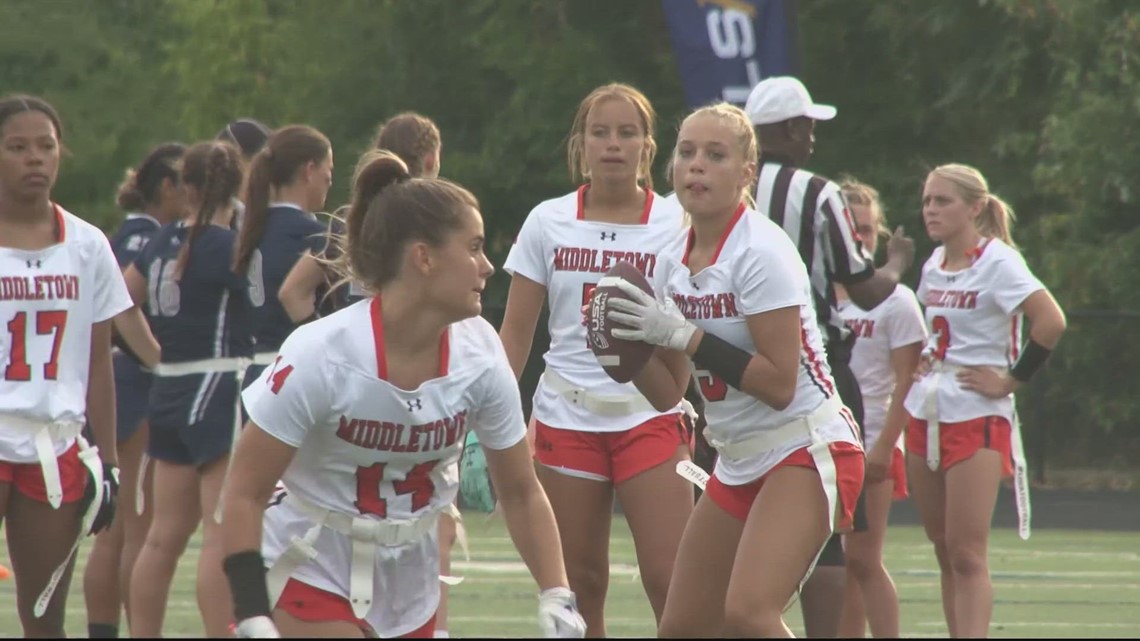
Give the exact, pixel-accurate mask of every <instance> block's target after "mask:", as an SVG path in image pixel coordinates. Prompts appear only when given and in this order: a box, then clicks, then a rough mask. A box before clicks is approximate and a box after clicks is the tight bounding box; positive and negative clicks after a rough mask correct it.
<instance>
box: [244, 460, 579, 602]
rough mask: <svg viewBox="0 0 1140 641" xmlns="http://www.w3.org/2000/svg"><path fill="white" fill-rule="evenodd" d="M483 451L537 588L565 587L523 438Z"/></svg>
mask: <svg viewBox="0 0 1140 641" xmlns="http://www.w3.org/2000/svg"><path fill="white" fill-rule="evenodd" d="M484 452H485V453H486V456H487V468H488V471H490V473H491V482H492V483H494V486H495V491H496V493H497V495H498V499H499V504H500V505H501V506H502V509H503V517H504V519H505V520H506V522H507V531H508V532H509V533H510V535H511V540H512V541H514V544H515V547H516V548H518V551H519V555H520V556H521V557H522V559H523V562H524V563H526V566H527V568H528V569H529V570H530V573H531V575H532V576H533V577H534V580H535V581H536V582H537V583H538V587H539V590H548V589H550V588H554V587H559V586H562V587H565V586H568V585H569V581H568V580H567V578H566V566H565V564H564V563H563V561H562V541H561V538H559V535H558V526H557V524H556V523H555V521H554V511H553V510H552V509H551V508H550V501H549V500H547V498H546V492H544V491H543V489H542V486H541V485H539V483H538V477H537V476H536V475H535V472H534V464H533V462H532V460H531V455H530V449H529V448H528V447H527V444H526V439H523V440H521V441H519V442H518V443H515V444H514V445H512V446H511V447H508V448H507V449H505V450H494V449H491V448H484ZM226 518H227V519H228V518H229V514H227V515H226Z"/></svg>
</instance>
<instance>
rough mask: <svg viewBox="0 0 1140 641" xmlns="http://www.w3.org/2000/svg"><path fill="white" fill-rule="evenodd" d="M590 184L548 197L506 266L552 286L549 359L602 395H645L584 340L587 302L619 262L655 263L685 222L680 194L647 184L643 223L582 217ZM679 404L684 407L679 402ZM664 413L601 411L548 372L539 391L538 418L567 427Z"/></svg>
mask: <svg viewBox="0 0 1140 641" xmlns="http://www.w3.org/2000/svg"><path fill="white" fill-rule="evenodd" d="M585 193H586V186H583V187H581V188H579V189H578V191H576V192H573V193H570V194H567V195H565V196H563V197H561V198H555V199H553V200H547V201H545V202H543V203H541V204H539V205H538V206H537V207H535V208H534V209H533V210H532V211H531V212H530V215H528V216H527V219H526V221H525V222H524V223H523V226H522V229H521V230H520V231H519V235H518V238H517V239H516V240H515V244H514V246H513V247H511V252H510V254H509V255H508V256H507V261H506V264H505V265H504V266H503V269H505V270H506V271H507V272H508V273H510V274H511V275H515V274H518V275H519V276H525V277H526V278H529V279H530V280H533V281H534V282H536V283H538V284H540V285H542V286H544V287H546V290H547V301H548V304H549V306H550V321H549V329H550V349H549V351H547V352H546V354H545V356H544V359H545V361H546V367H547V368H548V369H551V370H553V371H555V372H557V373H558V375H560V376H561V377H562V378H564V379H565V380H567V381H569V382H570V383H571V384H573V385H574V386H576V387H581V388H584V389H587V390H589V391H590V393H593V394H597V395H599V396H614V397H621V396H625V397H640V393H639V392H638V391H637V388H636V387H635V386H634V385H633V383H617V382H615V381H614V380H613V379H611V378H610V377H609V375H608V374H606V372H605V370H603V369H602V368H601V366H600V365H598V360H597V358H596V357H595V356H594V354H593V353H592V352H591V351H590V348H589V346H588V345H587V343H586V328H585V326H583V325H582V306H583V305H585V304H586V303H587V302H588V301H589V297H590V292H591V291H593V289H594V287H595V286H596V285H597V284H598V281H599V280H600V279H601V278H602V276H603V275H604V274H605V273H606V272H607V271H609V269H610V267H612V266H613V265H614V263H616V262H618V261H621V260H624V261H627V262H630V263H632V264H633V265H635V266H637V268H638V269H639V270H640V271H641V272H642V273H643V274H645V276H646V277H647V278H652V277H653V275H654V273H656V271H657V266H658V252H659V251H660V250H661V248H662V247H663V246H664V245H665V243H667V242H668V241H670V240H671V239H672V238H673V237H674V236H675V235H676V234H677V233H678V232H679V231H680V229H681V226H682V223H681V216H682V212H681V209H680V207H679V206H678V205H677V204H676V201H672V202H666V201H665V199H662V198H661V197H660V196H657V195H656V194H654V193H653V192H652V191H650V192H648V197H647V198H646V202H645V210H644V212H643V214H642V218H641V223H640V224H637V225H622V224H615V223H607V222H598V221H593V220H584V219H583V200H584V197H585ZM676 411H680V409H677V410H676ZM656 416H660V413H659V412H656V411H652V410H649V411H640V412H634V413H632V414H628V415H626V416H600V415H598V414H594V413H593V412H591V411H589V410H587V409H585V408H583V407H582V406H580V405H577V404H572V403H570V402H568V401H567V400H566V399H565V398H564V397H562V396H561V395H559V394H558V393H557V392H555V391H554V390H553V389H551V387H550V386H549V385H547V384H546V381H545V380H540V381H539V384H538V388H537V389H536V390H535V393H534V417H535V419H536V420H538V421H541V422H542V423H544V424H546V425H549V426H551V427H557V428H562V429H572V430H581V431H588V432H617V431H622V430H628V429H631V428H633V427H636V426H638V425H640V424H642V423H644V422H645V421H648V420H650V419H652V418H654V417H656Z"/></svg>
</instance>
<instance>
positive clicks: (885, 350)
mask: <svg viewBox="0 0 1140 641" xmlns="http://www.w3.org/2000/svg"><path fill="white" fill-rule="evenodd" d="M839 313H840V314H841V315H842V316H843V320H844V322H845V323H846V324H847V327H848V328H849V329H850V330H851V331H852V332H853V333H854V334H855V346H854V347H853V348H852V349H851V371H852V372H853V373H854V374H855V378H856V379H858V381H859V389H860V390H861V391H862V393H863V447H864V448H866V449H867V450H868V451H870V449H871V448H872V447H874V446H875V443H876V442H877V441H878V440H879V435H880V434H882V433H883V428H884V427H885V426H886V421H887V409H888V408H889V407H890V404H891V395H892V393H893V392H894V389H895V384H896V383H897V381H896V380H895V370H894V368H893V367H892V366H891V351H892V350H895V349H898V348H900V347H904V346H906V345H913V344H915V343H925V342H926V324H925V322H924V321H923V319H922V309H921V308H920V307H919V306H918V299H917V298H915V295H914V292H913V291H912V290H911V289H910V288H909V287H906V286H905V285H899V286H898V287H895V291H894V292H893V293H891V295H890V296H888V297H887V299H886V300H884V301H883V302H881V303H879V305H878V306H877V307H875V308H874V309H872V310H870V311H864V310H862V309H860V308H859V306H858V305H856V304H855V303H853V302H851V301H850V300H845V301H843V302H842V303H840V305H839ZM902 444H903V437H902V435H901V434H900V435H899V441H898V443H896V444H895V449H897V450H900V451H901V450H902Z"/></svg>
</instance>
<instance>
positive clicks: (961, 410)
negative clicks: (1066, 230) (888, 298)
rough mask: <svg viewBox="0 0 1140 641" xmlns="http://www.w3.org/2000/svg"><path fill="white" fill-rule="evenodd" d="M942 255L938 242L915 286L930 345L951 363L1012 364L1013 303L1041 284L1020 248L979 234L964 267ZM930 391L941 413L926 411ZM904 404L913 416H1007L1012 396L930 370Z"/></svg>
mask: <svg viewBox="0 0 1140 641" xmlns="http://www.w3.org/2000/svg"><path fill="white" fill-rule="evenodd" d="M944 254H945V250H944V248H943V247H937V248H935V250H934V253H933V254H931V256H930V258H929V259H928V260H927V261H926V264H925V265H923V267H922V282H921V283H920V284H919V286H918V298H919V301H921V302H922V304H923V305H924V306H925V307H926V323H927V326H928V327H929V330H930V345H929V346H928V349H929V350H930V351H932V352H933V353H934V356H935V359H936V360H938V361H940V362H942V363H943V364H944V365H947V366H951V367H996V368H1001V369H1005V368H1008V367H1010V366H1011V365H1012V364H1013V363H1014V362H1015V361H1016V360H1017V356H1018V354H1017V351H1018V350H1019V349H1020V348H1021V325H1022V314H1021V313H1020V312H1019V311H1017V310H1018V308H1019V307H1020V306H1021V304H1022V303H1023V302H1025V299H1026V298H1028V297H1029V295H1030V294H1032V293H1033V292H1036V291H1038V290H1041V289H1044V288H1045V286H1044V285H1042V284H1041V281H1039V280H1037V277H1036V276H1034V275H1033V273H1032V272H1030V271H1029V267H1028V266H1027V265H1026V264H1025V259H1024V258H1022V256H1021V254H1020V253H1018V252H1017V251H1016V250H1014V249H1013V248H1011V247H1010V246H1009V245H1006V244H1005V243H1003V242H1002V241H1001V240H998V239H996V238H995V239H985V240H983V241H982V244H981V245H979V246H978V249H977V258H975V260H974V263H973V264H972V265H971V266H970V267H968V268H966V269H963V270H961V271H955V272H949V271H946V270H945V269H943V261H944ZM932 391H933V392H934V393H936V394H937V405H938V415H937V416H926V411H925V409H924V400H925V399H926V397H927V395H928V394H929V393H931V392H932ZM906 409H907V411H908V412H910V414H911V416H915V417H917V418H922V419H937V420H939V421H940V422H942V423H957V422H960V421H966V420H969V419H972V418H979V417H983V416H1000V417H1003V418H1005V419H1006V420H1008V421H1010V422H1012V421H1013V395H1012V394H1010V395H1009V396H1007V397H1005V398H1000V399H992V398H988V397H986V396H982V395H981V394H979V393H977V392H972V391H970V390H967V389H963V388H962V386H961V385H959V384H958V379H957V378H956V377H955V376H937V377H936V376H927V377H925V378H924V379H922V380H921V381H916V382H915V383H914V385H912V386H911V388H910V394H909V395H907V399H906Z"/></svg>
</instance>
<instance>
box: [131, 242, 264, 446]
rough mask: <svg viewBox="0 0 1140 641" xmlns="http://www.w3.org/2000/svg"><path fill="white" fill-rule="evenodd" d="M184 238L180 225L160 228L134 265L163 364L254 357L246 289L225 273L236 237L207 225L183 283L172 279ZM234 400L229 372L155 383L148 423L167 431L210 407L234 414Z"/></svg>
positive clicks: (159, 379) (242, 281) (240, 279)
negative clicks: (225, 408)
mask: <svg viewBox="0 0 1140 641" xmlns="http://www.w3.org/2000/svg"><path fill="white" fill-rule="evenodd" d="M188 233H189V227H187V226H185V225H184V224H183V223H181V222H178V223H172V224H169V225H166V226H164V227H163V228H162V229H160V230H159V231H158V233H156V234H155V235H154V236H153V237H152V238H151V240H150V242H149V243H148V244H147V246H146V247H145V248H144V249H143V251H142V253H141V254H139V256H138V258H137V259H135V263H134V265H135V268H136V269H137V270H139V272H140V273H141V274H142V275H143V276H145V277H146V280H147V299H148V300H147V305H146V313H147V316H148V318H149V320H150V323H151V328H152V329H153V331H154V337H155V338H156V339H157V340H158V343H159V345H160V346H161V347H162V362H163V363H181V362H186V361H200V360H206V359H212V358H226V357H234V356H250V355H252V353H253V350H252V343H251V340H250V334H249V301H248V299H247V298H246V292H247V289H248V286H249V284H248V282H247V280H246V278H245V277H244V276H239V275H238V274H235V273H234V272H233V270H232V269H231V264H232V261H233V248H234V241H235V239H236V237H237V234H236V233H235V232H234V231H232V230H230V229H224V228H222V227H218V226H216V225H207V226H206V227H205V228H204V229H203V230H202V231H201V233H200V234H199V235H198V237H197V238H195V239H194V244H193V246H192V247H191V248H190V255H189V256H188V260H187V263H186V268H185V270H184V271H183V273H182V276H181V278H178V279H175V270H176V268H177V264H178V253H179V249H180V248H181V246H182V243H183V242H184V241H185V240H186V236H187V234H188ZM236 393H237V386H236V385H235V384H234V376H233V374H232V373H226V374H193V375H187V376H176V377H161V376H160V377H156V378H155V381H154V384H153V386H152V388H151V397H150V418H151V421H152V422H153V423H161V424H162V425H165V426H178V425H189V424H193V423H196V422H198V421H200V420H202V418H203V417H204V416H205V415H206V412H207V409H208V408H209V407H211V406H212V405H214V404H216V403H221V404H223V405H225V404H227V403H228V404H229V406H230V407H232V406H233V403H234V400H235V394H236ZM231 413H232V412H231Z"/></svg>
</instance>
